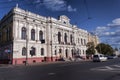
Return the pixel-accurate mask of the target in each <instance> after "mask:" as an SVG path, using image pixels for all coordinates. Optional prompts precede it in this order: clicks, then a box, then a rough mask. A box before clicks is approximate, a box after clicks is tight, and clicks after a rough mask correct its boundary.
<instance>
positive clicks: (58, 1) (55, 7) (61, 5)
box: [43, 0, 76, 12]
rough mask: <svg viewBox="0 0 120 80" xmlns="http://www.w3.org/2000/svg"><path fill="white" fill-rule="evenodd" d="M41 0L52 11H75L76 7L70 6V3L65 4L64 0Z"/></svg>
mask: <svg viewBox="0 0 120 80" xmlns="http://www.w3.org/2000/svg"><path fill="white" fill-rule="evenodd" d="M43 1H44V3H43V4H44V6H45V7H46V8H47V9H50V10H52V11H68V12H74V11H76V8H72V6H71V5H67V2H66V1H64V0H43Z"/></svg>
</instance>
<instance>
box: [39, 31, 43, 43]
mask: <svg viewBox="0 0 120 80" xmlns="http://www.w3.org/2000/svg"><path fill="white" fill-rule="evenodd" d="M39 40H40V41H41V40H43V31H39Z"/></svg>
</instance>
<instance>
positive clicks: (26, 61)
mask: <svg viewBox="0 0 120 80" xmlns="http://www.w3.org/2000/svg"><path fill="white" fill-rule="evenodd" d="M27 64H28V36H27V32H26V58H25V66H26V65H27Z"/></svg>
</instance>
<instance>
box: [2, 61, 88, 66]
mask: <svg viewBox="0 0 120 80" xmlns="http://www.w3.org/2000/svg"><path fill="white" fill-rule="evenodd" d="M84 61H85V62H86V61H90V60H83V61H55V62H40V63H30V64H29V63H28V64H26V65H25V64H16V65H12V64H0V67H20V66H36V65H48V64H59V63H70V62H84Z"/></svg>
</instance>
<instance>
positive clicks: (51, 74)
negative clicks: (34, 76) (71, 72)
mask: <svg viewBox="0 0 120 80" xmlns="http://www.w3.org/2000/svg"><path fill="white" fill-rule="evenodd" d="M55 74H56V73H48V75H50V76H53V75H55Z"/></svg>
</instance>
